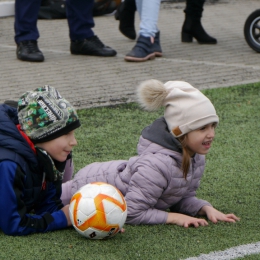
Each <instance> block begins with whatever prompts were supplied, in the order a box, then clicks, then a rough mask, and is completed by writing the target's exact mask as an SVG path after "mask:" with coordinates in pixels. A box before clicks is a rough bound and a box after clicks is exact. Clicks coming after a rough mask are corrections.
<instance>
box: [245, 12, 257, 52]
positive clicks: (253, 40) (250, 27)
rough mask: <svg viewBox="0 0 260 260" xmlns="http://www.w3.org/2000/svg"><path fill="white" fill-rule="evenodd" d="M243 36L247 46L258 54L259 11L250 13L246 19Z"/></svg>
mask: <svg viewBox="0 0 260 260" xmlns="http://www.w3.org/2000/svg"><path fill="white" fill-rule="evenodd" d="M244 36H245V39H246V42H247V44H248V45H249V46H250V47H251V48H252V49H253V50H254V51H256V52H260V9H258V10H256V11H254V12H253V13H251V14H250V15H249V16H248V18H247V19H246V22H245V26H244Z"/></svg>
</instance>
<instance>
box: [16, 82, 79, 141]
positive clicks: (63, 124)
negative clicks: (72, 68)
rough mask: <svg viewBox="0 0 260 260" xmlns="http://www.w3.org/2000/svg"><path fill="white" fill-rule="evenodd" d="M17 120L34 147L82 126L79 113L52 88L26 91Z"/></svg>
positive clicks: (21, 100)
mask: <svg viewBox="0 0 260 260" xmlns="http://www.w3.org/2000/svg"><path fill="white" fill-rule="evenodd" d="M18 120H19V124H20V125H21V129H22V130H23V131H24V132H25V133H26V135H27V136H28V137H29V138H30V139H31V140H32V142H33V143H43V142H47V141H50V140H53V139H55V138H58V137H60V136H62V135H64V134H67V133H69V132H70V131H72V130H74V129H76V128H78V127H79V126H80V121H79V118H78V116H77V113H76V110H75V109H74V108H73V106H72V105H71V104H70V103H69V102H68V101H67V100H66V99H65V98H63V97H62V96H61V95H60V93H59V92H58V91H57V90H56V89H55V88H53V87H51V86H44V87H40V88H37V89H35V90H34V91H27V92H26V93H24V94H23V95H22V96H21V98H20V99H19V100H18Z"/></svg>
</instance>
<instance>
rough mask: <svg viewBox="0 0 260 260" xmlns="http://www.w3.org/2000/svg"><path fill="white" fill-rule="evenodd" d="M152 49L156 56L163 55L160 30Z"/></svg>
mask: <svg viewBox="0 0 260 260" xmlns="http://www.w3.org/2000/svg"><path fill="white" fill-rule="evenodd" d="M152 50H153V52H154V54H155V57H162V48H161V44H160V32H157V33H156V34H155V37H154V43H153V45H152Z"/></svg>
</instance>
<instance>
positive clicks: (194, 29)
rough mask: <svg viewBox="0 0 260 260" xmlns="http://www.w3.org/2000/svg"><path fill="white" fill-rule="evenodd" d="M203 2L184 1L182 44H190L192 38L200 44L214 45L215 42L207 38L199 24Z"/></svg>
mask: <svg viewBox="0 0 260 260" xmlns="http://www.w3.org/2000/svg"><path fill="white" fill-rule="evenodd" d="M204 2H205V0H186V8H185V10H184V13H185V14H186V15H185V21H184V23H183V26H182V32H181V40H182V42H192V38H193V37H194V38H195V39H196V40H197V41H198V43H200V44H216V43H217V40H216V39H215V38H213V37H211V36H209V35H208V34H207V33H206V31H205V30H204V28H203V27H202V24H201V17H202V12H203V5H204Z"/></svg>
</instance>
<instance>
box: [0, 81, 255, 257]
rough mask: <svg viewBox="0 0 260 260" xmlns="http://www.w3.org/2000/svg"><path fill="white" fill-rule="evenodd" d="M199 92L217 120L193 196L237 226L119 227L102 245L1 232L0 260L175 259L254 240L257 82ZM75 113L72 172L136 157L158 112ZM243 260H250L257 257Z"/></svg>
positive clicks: (74, 237)
mask: <svg viewBox="0 0 260 260" xmlns="http://www.w3.org/2000/svg"><path fill="white" fill-rule="evenodd" d="M203 93H204V94H205V95H206V96H208V97H209V98H210V99H211V101H212V103H213V104H214V106H215V108H216V110H217V114H218V115H219V118H220V123H219V126H218V127H217V130H216V137H215V141H214V143H213V146H212V148H211V151H210V153H209V154H208V155H207V156H206V160H207V165H206V170H205V173H204V176H203V179H202V181H201V186H200V188H199V190H198V192H197V196H198V197H199V198H202V199H206V200H208V201H209V202H211V203H212V204H213V205H214V206H215V207H216V208H217V209H219V210H220V211H223V212H225V213H230V212H233V213H235V214H236V215H237V216H239V217H240V218H241V220H240V222H238V223H236V224H229V223H217V224H212V223H210V224H209V226H207V227H200V228H197V229H195V228H188V229H185V228H183V227H178V226H174V225H154V226H153V225H151V226H148V225H141V226H130V225H125V229H126V232H125V233H124V234H118V235H116V236H115V237H113V238H111V239H108V240H88V239H86V238H84V237H82V236H80V235H79V234H78V233H77V232H76V231H75V230H74V228H68V229H65V230H60V231H55V232H49V233H45V234H33V235H29V236H25V237H11V236H6V235H4V234H3V233H2V232H1V231H0V248H1V250H0V259H3V260H7V259H12V260H16V259H17V260H22V259H37V260H38V259H48V260H51V259H55V260H56V259H62V260H65V259H71V260H72V259H73V260H76V259H77V260H81V259H82V260H84V259H93V260H94V259H98V260H99V259H100V260H102V259H106V260H110V259H116V260H117V259H118V260H121V259H122V260H123V259H124V260H127V259H149V260H150V259H156V260H157V259H173V260H175V259H185V258H188V257H192V256H198V255H199V254H202V253H203V254H206V253H209V252H212V251H219V250H225V249H228V248H230V247H233V246H238V245H241V244H248V243H254V242H258V241H260V232H259V230H260V218H259V216H260V214H259V211H260V192H259V191H260V177H259V169H260V167H259V161H260V160H259V159H260V147H259V145H260V113H259V111H260V83H259V84H250V85H244V86H236V87H230V88H218V89H211V90H204V91H203ZM78 114H79V117H80V119H81V123H82V127H81V128H80V129H78V130H77V131H76V137H77V140H78V146H77V147H75V149H74V154H73V158H74V164H75V172H76V171H77V170H79V169H80V168H82V167H84V166H85V165H86V164H89V163H91V162H94V161H108V160H114V159H128V158H129V157H131V156H134V155H136V145H137V142H138V139H139V136H140V133H141V131H142V129H143V128H144V127H145V126H147V125H149V124H150V123H151V122H152V121H153V120H154V119H156V118H158V117H160V116H162V115H163V110H162V109H161V110H159V111H157V112H153V113H150V112H145V111H143V110H142V109H140V108H139V107H138V105H137V104H135V103H132V104H124V105H118V106H114V107H100V108H91V109H83V110H79V111H78ZM1 214H3V212H1ZM240 259H242V258H240ZM244 259H250V260H256V259H260V255H251V256H246V257H244Z"/></svg>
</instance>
